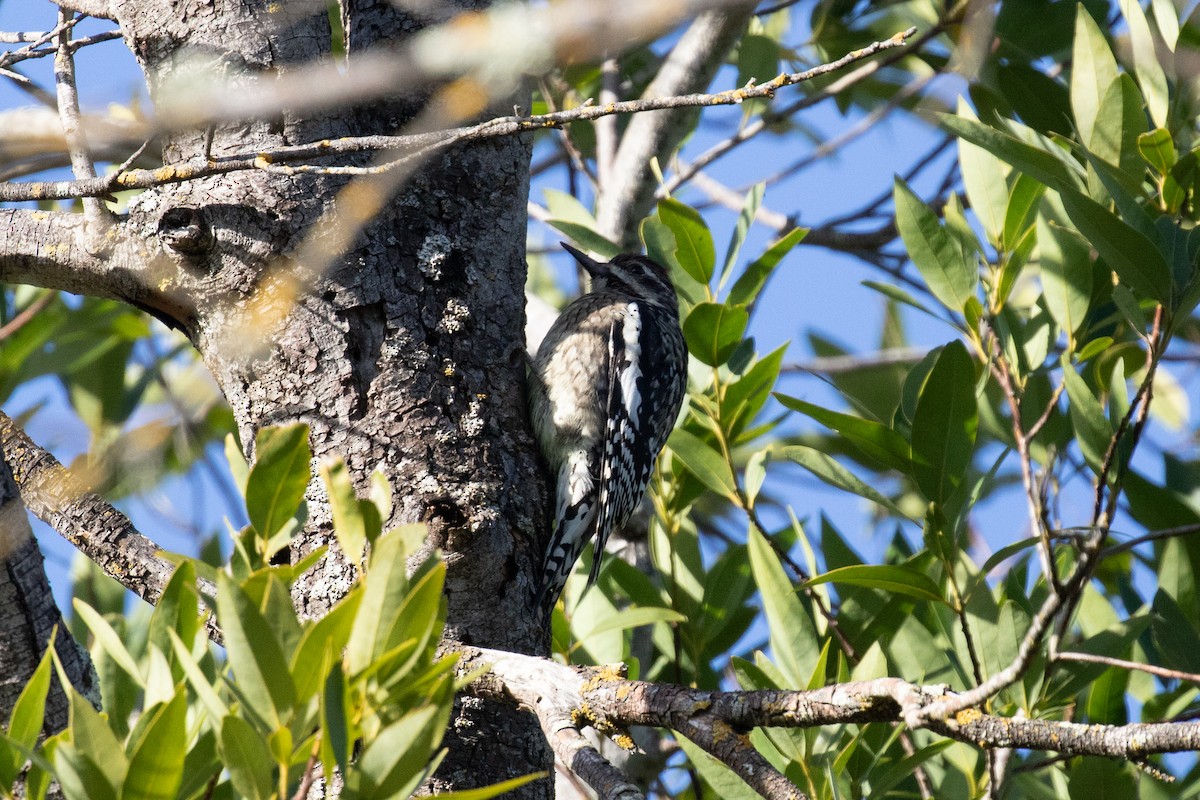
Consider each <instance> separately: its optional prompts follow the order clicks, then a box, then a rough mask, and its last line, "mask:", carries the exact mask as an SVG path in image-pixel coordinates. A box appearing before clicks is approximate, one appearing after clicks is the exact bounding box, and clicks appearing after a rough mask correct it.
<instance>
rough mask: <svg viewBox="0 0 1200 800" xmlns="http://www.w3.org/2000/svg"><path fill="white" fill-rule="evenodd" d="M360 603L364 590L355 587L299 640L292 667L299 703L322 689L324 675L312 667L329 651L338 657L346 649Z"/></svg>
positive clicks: (293, 654)
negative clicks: (337, 654)
mask: <svg viewBox="0 0 1200 800" xmlns="http://www.w3.org/2000/svg"><path fill="white" fill-rule="evenodd" d="M360 585H361V584H360ZM361 602H362V589H360V588H358V587H355V588H354V589H352V590H351V591H350V593H349V594H347V595H346V596H345V597H343V598H342V599H341V600H339V601H338V602H337V605H335V606H334V607H333V609H332V610H331V611H330V612H329V613H328V614H326V615H325V616H323V617H321V618H320V619H319V620H317V621H316V623H314V624H312V625H309V626H308V627H307V628H306V629H305V631H304V634H303V635H302V636H301V637H300V643H299V644H298V645H296V649H295V650H294V651H293V652H292V659H291V662H290V664H289V667H290V670H291V673H292V680H294V681H295V684H296V699H297V700H298V701H299V702H300V703H305V702H307V701H308V699H309V698H311V697H312V696H313V695H314V694H316V692H317V690H318V689H319V688H320V686H321V679H322V676H321V675H320V674H318V673H317V672H316V670H314V669H313V668H312V665H313V664H316V663H319V661H320V659H321V658H323V657H324V654H325V651H326V650H327V649H328V650H330V651H332V652H334V653H339V654H340V653H341V652H342V651H343V650H345V649H346V643H347V642H349V641H350V630H351V627H352V626H353V625H354V620H355V616H356V615H357V613H358V608H359V604H360V603H361Z"/></svg>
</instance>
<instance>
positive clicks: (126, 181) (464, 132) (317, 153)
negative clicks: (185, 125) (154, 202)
mask: <svg viewBox="0 0 1200 800" xmlns="http://www.w3.org/2000/svg"><path fill="white" fill-rule="evenodd" d="M915 32H916V29H915V28H910V29H908V30H907V31H903V32H901V33H898V34H896V35H895V36H893V37H892V38H890V39H886V40H883V41H879V42H875V43H873V44H870V45H868V46H867V47H864V48H862V49H859V50H855V51H853V52H850V53H848V54H846V55H845V56H843V57H841V58H839V59H837V60H836V61H832V62H830V63H828V64H822V65H820V66H817V67H813V68H812V69H809V70H805V71H804V72H797V73H792V74H781V75H779V76H778V77H776V78H775V79H774V80H771V81H768V82H767V83H764V84H759V85H750V86H745V87H742V88H740V89H731V90H729V91H725V92H717V93H715V94H688V95H677V96H672V97H652V98H645V99H641V100H626V101H622V102H618V103H610V104H608V105H606V106H597V105H594V104H584V105H581V106H578V107H576V108H573V109H570V110H567V111H558V112H554V113H551V114H538V115H533V116H507V117H497V118H495V119H491V120H487V121H485V122H481V123H479V124H477V125H471V126H467V127H462V128H453V129H447V130H440V131H436V132H433V133H416V134H408V135H403V136H364V137H348V138H345V139H336V140H323V141H319V142H312V143H309V144H302V145H294V146H290V147H280V148H275V149H273V150H268V151H259V152H253V153H240V154H234V155H230V156H222V157H217V158H213V159H207V158H194V159H190V160H188V161H184V162H180V163H178V164H170V165H167V166H164V167H162V168H160V169H155V170H126V171H123V172H120V173H117V174H116V175H115V177H113V178H111V179H109V178H105V179H104V180H103V181H101V180H99V179H90V180H75V181H55V182H30V183H5V184H0V200H3V201H17V200H62V199H69V198H74V197H97V196H101V195H103V194H105V193H107V192H109V191H112V190H113V189H148V188H151V187H154V186H162V185H165V184H169V183H180V182H183V181H189V180H194V179H196V178H204V177H209V176H212V175H221V174H226V173H230V172H238V171H244V170H253V169H259V170H267V171H270V170H272V169H275V170H278V169H279V167H280V166H281V165H283V164H289V163H292V162H297V161H299V162H304V161H313V160H316V159H322V158H327V157H329V156H332V155H340V154H345V153H360V152H365V151H375V150H395V151H400V152H402V153H404V154H405V155H404V157H402V158H400V159H397V160H395V161H393V162H389V163H388V164H387V165H386V167H380V166H378V165H377V166H375V167H364V168H351V167H325V168H322V169H325V170H328V171H330V172H338V173H353V174H359V173H362V174H377V173H378V172H379V171H381V169H386V170H391V169H394V168H396V167H397V166H401V165H405V164H408V163H411V157H425V156H428V155H431V154H432V153H435V152H437V151H440V150H442V149H444V148H446V147H450V146H451V145H454V144H459V143H463V142H472V141H479V140H482V139H490V138H495V137H499V136H511V135H513V134H517V133H522V132H528V131H539V130H547V129H552V128H558V127H560V126H562V125H565V124H567V123H571V122H579V121H586V120H594V119H599V118H600V117H605V116H609V115H612V114H634V113H641V112H644V111H656V110H662V109H669V108H698V107H706V106H719V105H736V104H739V103H742V102H744V101H746V100H749V99H754V98H758V97H770V96H773V95H774V93H775V92H776V91H777V90H778V89H780V88H783V87H786V86H793V85H796V84H799V83H804V82H807V81H810V80H812V79H814V78H817V77H821V76H823V75H828V74H830V73H833V72H837V71H839V70H841V69H844V68H845V67H846V66H848V65H850V64H853V63H855V62H857V61H861V60H863V59H866V58H869V57H871V56H873V55H875V54H877V53H881V52H884V51H887V50H893V49H896V48H900V47H903V46H904V45H905V43H906V42H907V40H908V39H909V38H910V37H911V36H913V35H914V34H915ZM314 168H315V165H312V164H302V165H301V166H300V167H292V169H294V170H297V171H300V170H301V169H303V170H304V171H310V169H314Z"/></svg>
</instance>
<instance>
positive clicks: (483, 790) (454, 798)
mask: <svg viewBox="0 0 1200 800" xmlns="http://www.w3.org/2000/svg"><path fill="white" fill-rule="evenodd" d="M544 777H546V773H545V772H531V773H530V774H528V775H522V776H521V777H519V778H510V779H509V780H506V781H500V782H499V783H493V784H491V785H490V786H481V787H479V788H478V789H463V790H462V791H459V792H444V793H442V794H439V795H438V797H440V798H442V800H490V798H493V797H499V796H500V795H502V794H506V793H508V792H511V791H513V790H515V789H519V788H521V787H522V786H524V785H525V784H527V783H533V782H534V781H537V780H541V779H542V778H544Z"/></svg>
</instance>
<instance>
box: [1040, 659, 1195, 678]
mask: <svg viewBox="0 0 1200 800" xmlns="http://www.w3.org/2000/svg"><path fill="white" fill-rule="evenodd" d="M1056 660H1058V661H1082V662H1085V663H1088V664H1104V665H1105V666H1109V667H1116V668H1118V669H1130V670H1134V671H1136V672H1145V673H1148V674H1150V675H1156V676H1158V677H1159V678H1166V679H1167V680H1174V681H1187V682H1189V683H1195V684H1198V685H1200V675H1197V674H1196V673H1194V672H1183V671H1182V670H1177V669H1167V668H1166V667H1158V666H1155V665H1154V664H1139V663H1138V662H1136V661H1126V660H1125V659H1123V658H1112V657H1110V656H1098V655H1095V654H1094V653H1074V652H1065V653H1059V654H1058V655H1057V657H1056Z"/></svg>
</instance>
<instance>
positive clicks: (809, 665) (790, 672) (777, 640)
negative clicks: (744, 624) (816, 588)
mask: <svg viewBox="0 0 1200 800" xmlns="http://www.w3.org/2000/svg"><path fill="white" fill-rule="evenodd" d="M747 544H748V545H749V554H750V570H751V571H752V572H753V573H754V582H755V583H756V584H757V585H758V590H759V594H760V595H761V596H762V602H763V611H764V612H765V613H766V617H767V628H768V630H769V631H770V636H771V650H772V652H773V653H774V654H775V660H776V661H777V662H778V664H779V668H780V669H781V670H782V671H783V674H784V675H785V676H786V677H787V680H788V683H789V684H790V685H791V687H792V688H796V689H798V688H802V687H805V686H807V685H808V679H809V677H810V676H811V675H812V671H813V666H814V665H815V664H816V662H817V653H818V652H819V650H820V639H819V638H818V637H817V629H816V627H815V626H814V625H813V621H812V619H811V618H810V617H809V615H808V614H807V613H806V612H805V610H804V608H803V607H802V606H801V604H800V599H799V598H798V597H797V596H796V588H795V587H794V586H793V585H792V582H791V581H790V580H788V578H787V575H786V574H785V573H784V571H783V565H782V564H781V563H780V562H779V557H778V556H777V555H775V551H774V550H773V549H771V545H770V543H769V542H768V541H767V540H766V538H765V537H764V536H763V535H762V534H761V533H759V532H758V530H756V529H755V528H753V527H752V528H751V529H750V534H749V538H748V540H747Z"/></svg>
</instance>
